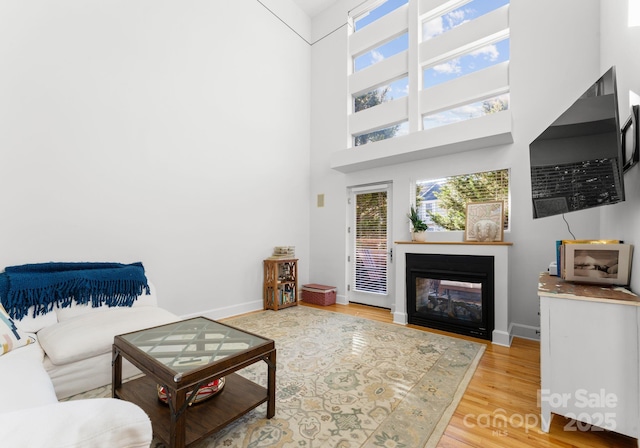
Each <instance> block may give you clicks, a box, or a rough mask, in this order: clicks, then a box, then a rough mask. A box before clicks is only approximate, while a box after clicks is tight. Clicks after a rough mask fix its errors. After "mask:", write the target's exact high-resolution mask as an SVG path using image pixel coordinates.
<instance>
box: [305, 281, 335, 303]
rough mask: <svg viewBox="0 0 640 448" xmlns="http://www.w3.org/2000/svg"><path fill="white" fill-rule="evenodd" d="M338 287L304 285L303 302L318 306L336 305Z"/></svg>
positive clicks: (314, 284) (315, 284)
mask: <svg viewBox="0 0 640 448" xmlns="http://www.w3.org/2000/svg"><path fill="white" fill-rule="evenodd" d="M336 291H337V289H336V287H335V286H327V285H318V284H317V283H311V284H309V285H302V300H303V301H304V302H308V303H315V304H316V305H333V304H334V303H336Z"/></svg>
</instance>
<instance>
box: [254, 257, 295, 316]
mask: <svg viewBox="0 0 640 448" xmlns="http://www.w3.org/2000/svg"><path fill="white" fill-rule="evenodd" d="M262 297H263V300H264V309H265V310H274V311H278V310H279V309H281V308H288V307H290V306H296V305H297V304H298V259H297V258H267V259H266V260H264V283H263V293H262Z"/></svg>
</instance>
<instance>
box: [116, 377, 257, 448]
mask: <svg viewBox="0 0 640 448" xmlns="http://www.w3.org/2000/svg"><path fill="white" fill-rule="evenodd" d="M115 396H116V397H118V398H121V399H123V400H127V401H131V402H132V403H135V404H137V405H138V406H140V407H141V408H142V409H144V411H145V412H146V413H147V414H148V415H149V417H150V418H151V423H152V425H153V433H154V435H155V436H156V437H158V438H159V439H160V440H161V441H162V442H163V443H164V444H165V445H167V446H169V443H168V441H169V429H170V424H171V423H170V422H171V415H170V411H169V406H167V405H165V404H162V403H160V401H159V400H158V391H157V389H156V382H155V381H154V380H153V379H152V378H149V377H147V376H144V377H141V378H138V379H135V380H132V381H128V382H126V383H123V384H122V387H121V388H120V389H118V390H117V391H115ZM267 400H268V394H267V389H266V388H264V387H262V386H260V385H258V384H256V383H254V382H252V381H249V380H247V379H246V378H243V377H241V376H240V375H238V374H236V373H232V374H230V375H227V376H226V377H225V386H224V388H223V389H222V391H221V392H220V393H219V394H218V395H216V396H215V397H213V398H210V399H209V400H206V401H204V402H202V403H198V404H196V405H193V406H189V407H188V408H187V410H186V412H187V418H186V419H185V423H186V430H185V442H186V445H190V444H192V443H195V442H197V441H199V440H202V439H203V438H205V437H207V436H209V435H211V434H213V433H215V432H217V431H218V430H220V429H222V428H223V427H224V426H226V425H228V424H229V423H231V422H232V421H234V420H236V419H237V418H239V417H241V416H243V415H244V414H246V413H247V412H249V411H250V410H252V409H254V408H256V407H257V406H259V405H261V404H262V403H265V402H267Z"/></svg>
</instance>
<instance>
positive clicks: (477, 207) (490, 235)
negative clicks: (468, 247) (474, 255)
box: [464, 201, 504, 243]
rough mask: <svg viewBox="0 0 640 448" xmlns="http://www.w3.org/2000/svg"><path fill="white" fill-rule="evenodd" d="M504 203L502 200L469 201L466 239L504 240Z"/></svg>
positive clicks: (481, 240)
mask: <svg viewBox="0 0 640 448" xmlns="http://www.w3.org/2000/svg"><path fill="white" fill-rule="evenodd" d="M503 223H504V203H503V202H502V201H491V202H469V203H467V220H466V226H465V230H464V240H465V241H479V242H487V243H488V242H492V241H502V239H503V236H504V224H503Z"/></svg>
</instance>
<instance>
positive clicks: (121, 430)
mask: <svg viewBox="0 0 640 448" xmlns="http://www.w3.org/2000/svg"><path fill="white" fill-rule="evenodd" d="M0 418H1V419H2V425H0V441H1V443H2V446H6V447H11V448H87V447H91V448H142V447H144V448H148V447H149V446H150V445H151V441H152V438H153V433H152V430H151V422H150V421H149V417H148V416H147V414H145V413H144V411H143V410H142V409H140V408H139V407H138V406H136V405H134V404H133V403H129V402H127V401H123V400H117V399H113V398H93V399H90V400H77V401H65V402H61V403H55V404H49V405H47V406H40V407H36V408H32V409H24V410H21V411H16V412H8V413H5V414H2V416H1V417H0Z"/></svg>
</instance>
